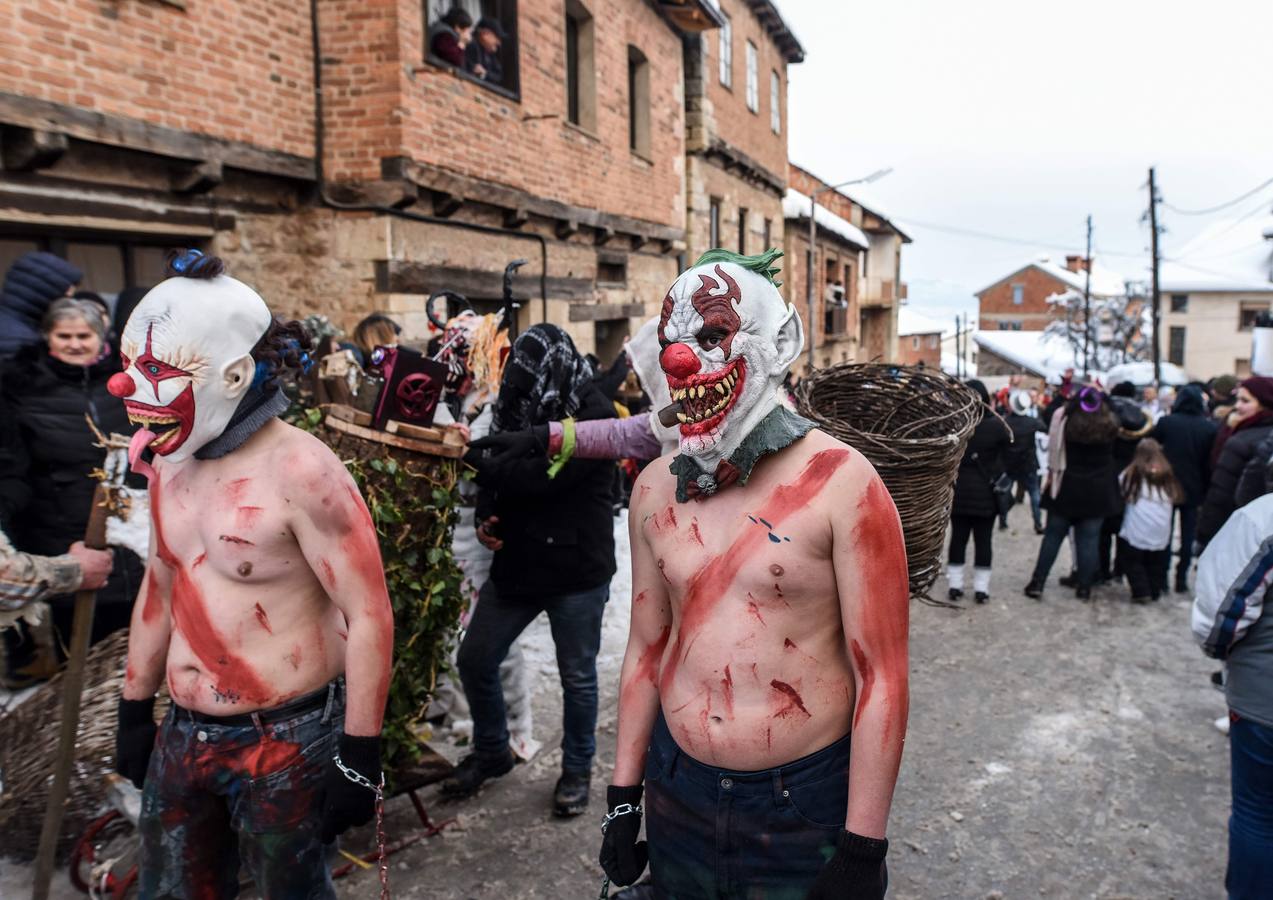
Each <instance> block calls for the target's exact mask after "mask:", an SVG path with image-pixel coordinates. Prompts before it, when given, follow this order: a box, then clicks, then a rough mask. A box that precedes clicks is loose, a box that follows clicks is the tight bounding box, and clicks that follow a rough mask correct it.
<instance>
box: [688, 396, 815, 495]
mask: <svg viewBox="0 0 1273 900" xmlns="http://www.w3.org/2000/svg"><path fill="white" fill-rule="evenodd" d="M815 427H816V426H815V425H814V424H813V422H810V421H809V420H808V419H806V418H805V417H804V416H801V415H797V414H796V413H794V412H792V411H791V410H789V409H788V408H787V407H786V406H784V405H782V404H779V405H778V406H776V407H774V409H773V411H771V412H770V413H769V414H768V415H767V416H765V417H764V418H763V419H761V420H760V422H759V424H757V425H756V427H755V428H753V429H752V430H751V431H750V432H749V433H748V435H747V436H746V437H745V438H743V442H742V443H741V444H739V445H738V448H737V449H736V450H734V452H733V453H732V454H731V455H730V457H729V459H728V460H725V461H723V462H722V463H721V464H720V466H717V471H716V472H715V473H712V472H704V471H703V470H702V468H701V467H700V466H699V464H698V463H697V462H696V461H695V460H694V458H693V457H690V456H686V455H685V454H684V453H679V454H677V456H676V457H675V458H674V459H673V460H672V464H671V466H669V469H670V471H671V472H672V474H673V475H675V476H676V499H677V502H679V503H686V502H688V501H689V499H690V498H691V497H701V496H711V495H712V494H714V493H716V492H717V491H718V490H720V489H721V488H722V487H728V486H729V485H730V484H732V483H734V482H735V481H737V483H738V484H746V483H747V479H748V478H750V477H751V471H752V469H754V468H755V467H756V463H758V462H759V461H760V458H761V457H762V456H765V455H767V454H770V453H775V452H777V451H778V450H781V449H783V448H784V447H789V446H790V445H791V444H793V443H795V442H796V441H798V440H800V438H802V437H804V436H805V435H806V434H808V433H809V432H810V431H812V430H813V429H814V428H815ZM722 467H732V469H734V470H736V471H737V473H738V475H737V478H736V479H734V478H731V479H729V480H727V481H725V483H724V484H723V485H722V484H718V482H717V477H718V474H719V473H720V472H721V470H722Z"/></svg>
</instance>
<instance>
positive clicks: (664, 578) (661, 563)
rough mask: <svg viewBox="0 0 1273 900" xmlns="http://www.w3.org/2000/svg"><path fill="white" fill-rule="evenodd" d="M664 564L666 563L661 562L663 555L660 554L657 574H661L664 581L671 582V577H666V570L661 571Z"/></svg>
mask: <svg viewBox="0 0 1273 900" xmlns="http://www.w3.org/2000/svg"><path fill="white" fill-rule="evenodd" d="M665 565H666V563H664V562H663V557H661V556H660V557H659V574H660V575H662V576H663V580H664V581H666V582H667V583H668V584H671V583H672V579H670V578H668V577H667V572H665V571H663V567H664V566H665Z"/></svg>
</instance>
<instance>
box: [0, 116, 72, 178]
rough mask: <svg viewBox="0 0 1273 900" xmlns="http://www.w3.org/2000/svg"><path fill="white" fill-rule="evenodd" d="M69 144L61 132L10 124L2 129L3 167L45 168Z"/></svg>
mask: <svg viewBox="0 0 1273 900" xmlns="http://www.w3.org/2000/svg"><path fill="white" fill-rule="evenodd" d="M69 146H70V141H68V140H67V139H66V135H64V134H62V133H61V132H58V131H44V130H42V129H39V128H23V127H21V126H19V127H12V126H10V127H8V128H6V129H5V130H4V167H5V168H6V169H8V170H9V171H10V172H34V171H36V170H37V169H47V168H48V167H49V166H51V165H53V164H54V163H55V162H57V161H58V160H59V159H61V158H62V154H64V153H65V152H66V149H67V147H69Z"/></svg>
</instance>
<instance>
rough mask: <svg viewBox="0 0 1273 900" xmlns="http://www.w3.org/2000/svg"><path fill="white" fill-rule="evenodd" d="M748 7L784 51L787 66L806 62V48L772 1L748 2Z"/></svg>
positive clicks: (754, 0)
mask: <svg viewBox="0 0 1273 900" xmlns="http://www.w3.org/2000/svg"><path fill="white" fill-rule="evenodd" d="M747 5H748V6H749V7H751V11H752V13H754V14H755V16H756V18H757V19H759V20H760V24H761V25H762V26H764V29H765V31H766V32H767V33H768V35H769V37H770V38H771V39H772V40H773V42H774V44H776V45H777V47H778V49H779V50H781V51H782V56H783V58H784V59H785V60H786V61H787V64H788V65H795V64H796V63H801V62H804V47H802V46H801V45H800V41H799V40H797V39H796V36H795V34H794V33H792V31H791V28H790V27H788V25H787V23H786V22H785V21H783V18H782V14H781V13H779V12H778V7H776V6H774V4H773V3H772V2H771V0H747Z"/></svg>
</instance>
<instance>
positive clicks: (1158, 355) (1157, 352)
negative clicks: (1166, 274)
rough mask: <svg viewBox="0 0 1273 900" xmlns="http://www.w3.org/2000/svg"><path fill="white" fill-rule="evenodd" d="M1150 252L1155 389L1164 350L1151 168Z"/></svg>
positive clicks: (1159, 380) (1159, 381)
mask: <svg viewBox="0 0 1273 900" xmlns="http://www.w3.org/2000/svg"><path fill="white" fill-rule="evenodd" d="M1149 252H1150V255H1151V257H1152V261H1153V287H1151V288H1150V291H1151V296H1150V303H1151V304H1152V306H1151V307H1150V308H1151V309H1152V310H1153V315H1154V336H1153V354H1154V387H1158V386H1159V385H1160V384H1162V348H1161V345H1160V344H1159V342H1158V320H1159V319H1160V318H1161V310H1160V309H1159V306H1160V299H1159V296H1158V185H1157V183H1156V182H1155V180H1154V167H1153V166H1150V167H1149Z"/></svg>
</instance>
